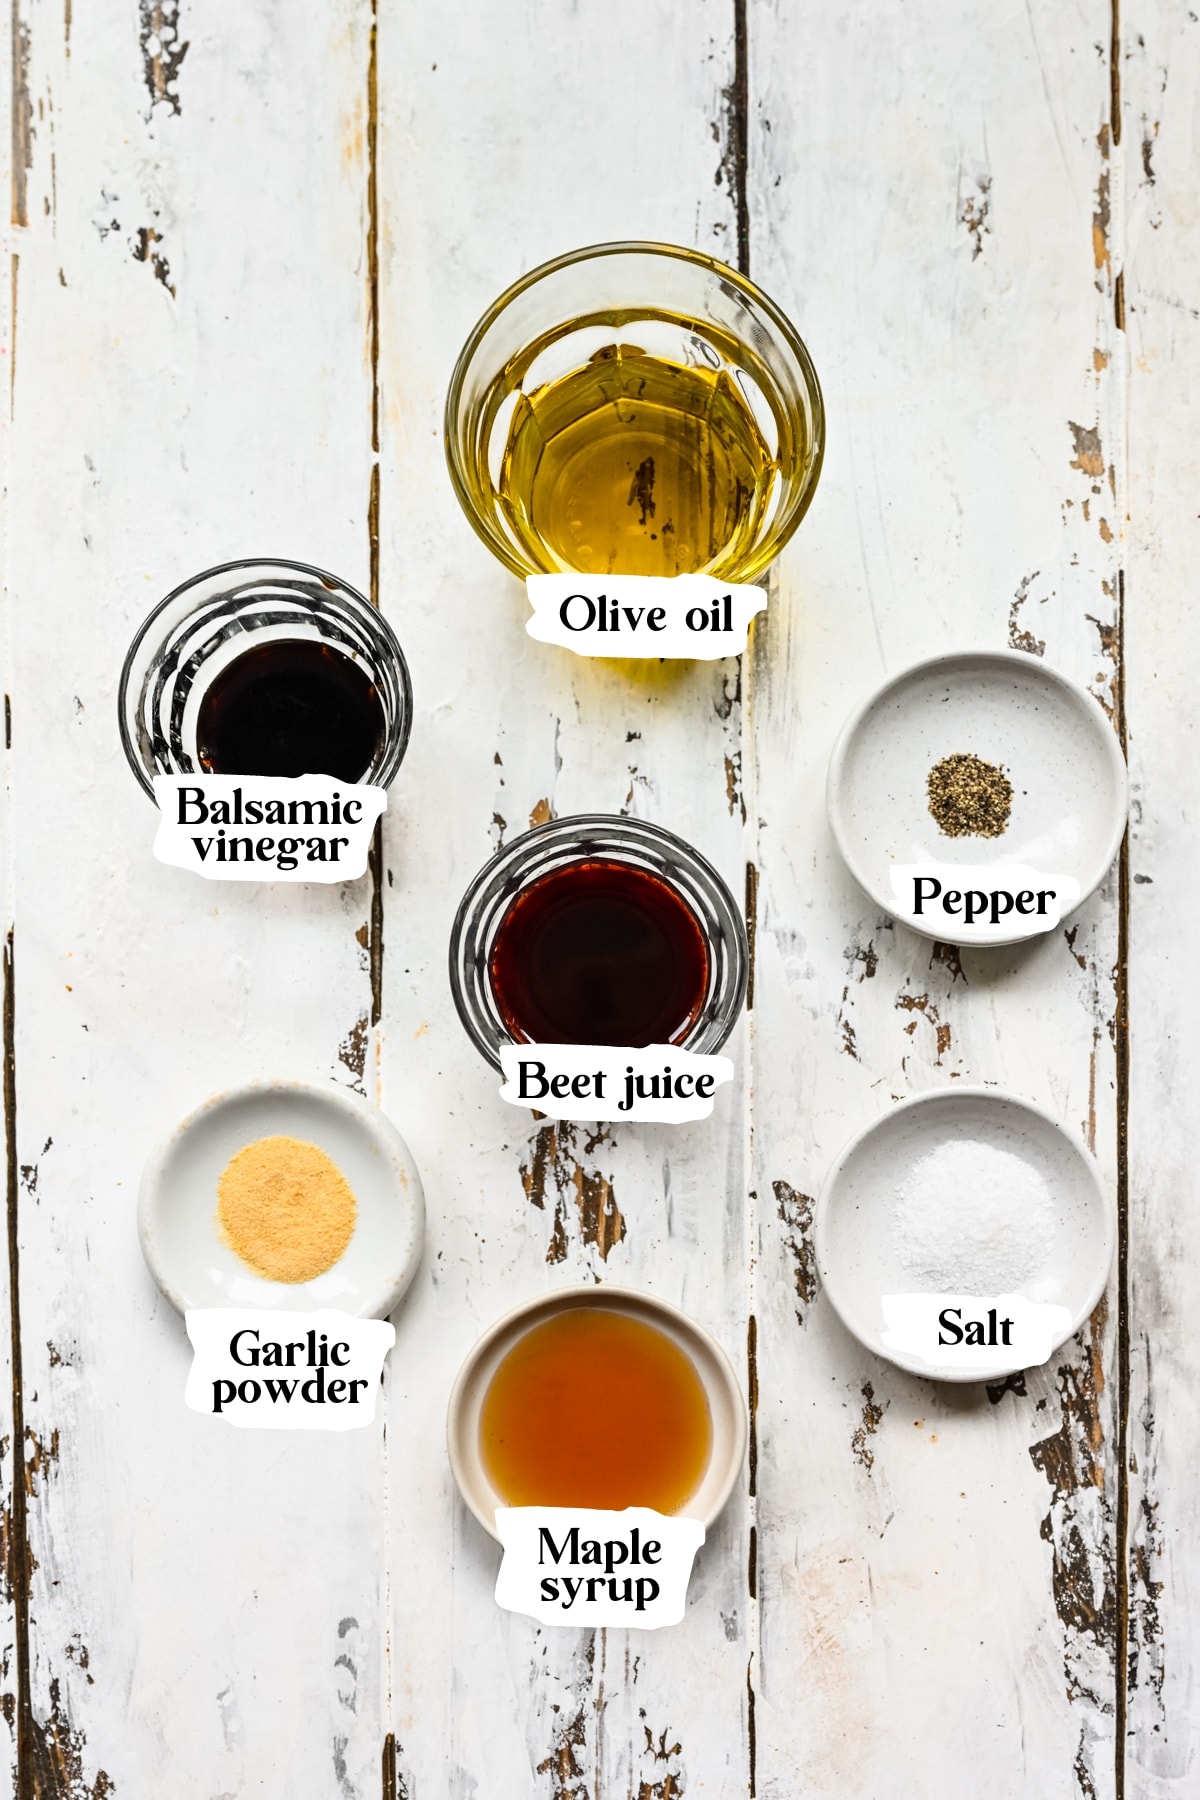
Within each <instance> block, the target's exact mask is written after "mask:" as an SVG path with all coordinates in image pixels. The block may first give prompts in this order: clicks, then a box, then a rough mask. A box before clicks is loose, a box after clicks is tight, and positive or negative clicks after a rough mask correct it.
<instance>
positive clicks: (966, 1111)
mask: <svg viewBox="0 0 1200 1800" xmlns="http://www.w3.org/2000/svg"><path fill="white" fill-rule="evenodd" d="M964 1142H973V1143H978V1144H982V1145H984V1146H986V1147H987V1148H989V1149H992V1148H995V1149H1000V1150H1004V1151H1007V1152H1008V1153H1009V1155H1012V1156H1016V1157H1018V1158H1019V1159H1020V1160H1021V1162H1023V1163H1024V1164H1025V1165H1026V1166H1027V1167H1028V1168H1029V1169H1031V1170H1032V1171H1033V1173H1034V1174H1035V1175H1037V1176H1039V1177H1040V1178H1041V1180H1042V1182H1044V1184H1045V1186H1046V1187H1047V1188H1048V1189H1049V1190H1050V1191H1051V1193H1052V1195H1053V1202H1052V1214H1051V1218H1050V1219H1049V1220H1043V1221H1042V1222H1041V1223H1042V1226H1043V1230H1042V1232H1041V1233H1040V1234H1039V1235H1040V1236H1041V1237H1042V1239H1043V1241H1042V1243H1041V1244H1040V1245H1039V1246H1038V1250H1037V1254H1036V1261H1032V1259H1031V1266H1030V1267H1028V1268H1027V1269H1025V1270H1023V1271H1022V1272H1021V1273H1020V1277H1019V1279H1014V1280H1012V1281H1011V1283H1010V1282H1005V1283H1003V1284H1002V1287H1003V1288H1004V1289H1006V1290H1008V1291H1011V1292H1014V1293H1020V1294H1023V1295H1024V1296H1025V1297H1026V1298H1027V1299H1029V1300H1035V1301H1048V1302H1050V1303H1052V1304H1054V1305H1057V1306H1063V1307H1066V1308H1067V1309H1068V1311H1069V1312H1070V1316H1071V1323H1070V1325H1069V1326H1068V1327H1067V1329H1066V1330H1065V1331H1063V1332H1061V1334H1060V1335H1059V1336H1058V1338H1057V1340H1056V1342H1055V1344H1054V1348H1055V1349H1057V1348H1058V1346H1059V1344H1063V1343H1065V1342H1066V1341H1067V1339H1068V1338H1069V1337H1071V1336H1073V1335H1074V1333H1075V1332H1076V1331H1078V1329H1079V1327H1080V1326H1081V1325H1082V1324H1083V1322H1084V1320H1085V1319H1087V1318H1088V1317H1089V1316H1090V1314H1091V1312H1092V1310H1093V1308H1094V1307H1095V1306H1096V1304H1097V1302H1098V1301H1099V1299H1100V1296H1101V1294H1103V1292H1104V1289H1105V1287H1106V1285H1107V1283H1108V1277H1109V1272H1110V1270H1111V1268H1112V1260H1113V1253H1114V1250H1115V1247H1116V1238H1117V1227H1116V1212H1115V1208H1114V1207H1113V1205H1112V1203H1111V1201H1110V1200H1109V1197H1108V1195H1107V1194H1106V1193H1105V1191H1104V1188H1103V1187H1102V1186H1101V1182H1100V1176H1099V1173H1098V1172H1097V1169H1096V1165H1095V1162H1094V1161H1093V1159H1092V1158H1091V1157H1090V1156H1089V1155H1088V1154H1087V1153H1086V1151H1085V1150H1084V1149H1083V1147H1082V1146H1081V1145H1080V1144H1079V1143H1077V1142H1076V1140H1075V1139H1074V1138H1073V1137H1071V1136H1069V1135H1068V1134H1067V1132H1065V1131H1064V1130H1063V1129H1062V1126H1061V1125H1059V1124H1058V1122H1057V1120H1055V1119H1053V1118H1051V1116H1050V1114H1049V1113H1045V1112H1043V1111H1042V1110H1041V1109H1040V1107H1036V1106H1031V1105H1030V1104H1029V1102H1028V1101H1026V1100H1021V1099H1018V1098H1017V1096H1016V1095H1015V1094H1006V1093H1003V1092H1001V1091H1000V1090H999V1089H996V1088H979V1087H972V1088H960V1087H959V1086H957V1084H956V1085H955V1086H954V1087H953V1088H952V1089H949V1090H947V1091H941V1090H939V1091H938V1092H936V1093H931V1094H920V1095H918V1096H917V1097H916V1098H915V1099H913V1100H905V1101H903V1102H901V1104H900V1105H898V1106H896V1107H893V1109H892V1111H891V1112H888V1113H884V1115H883V1116H882V1118H879V1119H875V1120H873V1121H872V1123H871V1124H870V1125H868V1126H867V1127H866V1128H865V1130H863V1131H860V1132H859V1133H858V1135H857V1137H855V1138H852V1139H851V1141H850V1143H848V1144H847V1145H846V1147H845V1149H844V1150H843V1151H842V1153H841V1155H840V1156H839V1157H838V1158H837V1160H836V1162H835V1163H834V1165H833V1167H832V1168H831V1169H830V1171H829V1173H828V1175H827V1176H826V1177H825V1181H824V1184H823V1186H822V1188H821V1191H820V1194H819V1195H818V1196H817V1205H816V1212H815V1219H814V1235H815V1242H816V1252H817V1268H818V1270H819V1272H820V1276H821V1281H822V1284H823V1286H824V1289H825V1292H826V1294H827V1295H828V1296H829V1299H830V1301H831V1302H832V1304H833V1308H834V1310H835V1312H836V1313H837V1314H838V1317H839V1318H840V1319H841V1321H842V1323H843V1325H845V1326H846V1328H847V1330H848V1331H851V1332H853V1334H854V1336H855V1337H856V1338H857V1339H858V1341H859V1343H861V1344H865V1345H866V1347H867V1349H868V1350H873V1351H874V1352H875V1354H876V1355H877V1356H882V1357H885V1358H886V1359H887V1361H889V1362H893V1363H896V1364H897V1365H898V1367H900V1368H902V1369H907V1370H909V1372H910V1373H911V1374H914V1375H924V1376H927V1377H929V1378H930V1379H931V1380H937V1381H993V1380H996V1379H997V1378H998V1377H1001V1376H1004V1375H1010V1374H1012V1373H1013V1370H1014V1369H1015V1368H1020V1367H1022V1366H1023V1365H1022V1364H1019V1363H1016V1364H1014V1363H1013V1362H1011V1361H1009V1362H1004V1361H1002V1360H1001V1361H997V1363H996V1365H995V1367H994V1368H987V1369H984V1368H980V1367H979V1366H978V1365H973V1366H972V1367H971V1368H970V1369H969V1370H964V1371H963V1372H962V1373H957V1372H955V1371H947V1370H945V1369H942V1368H939V1369H936V1370H935V1369H933V1368H931V1367H930V1365H929V1364H928V1363H926V1362H923V1361H921V1360H920V1359H918V1358H913V1357H909V1356H907V1355H906V1354H903V1353H901V1352H899V1351H897V1350H894V1349H890V1348H888V1347H887V1346H886V1345H885V1344H884V1342H883V1332H884V1318H883V1309H882V1306H881V1304H880V1302H881V1298H882V1296H883V1295H884V1294H900V1293H905V1292H913V1291H916V1290H919V1289H921V1288H922V1287H926V1288H929V1287H933V1286H937V1287H942V1286H944V1287H946V1288H947V1289H948V1290H953V1289H956V1288H959V1287H960V1286H961V1290H962V1292H964V1293H976V1294H987V1293H989V1292H994V1291H996V1290H995V1284H994V1283H993V1282H990V1281H989V1271H988V1269H987V1267H985V1266H981V1267H980V1269H979V1272H978V1275H977V1276H975V1277H972V1278H971V1279H966V1280H963V1281H962V1282H961V1283H959V1282H957V1281H956V1282H946V1281H936V1282H933V1281H930V1280H929V1279H928V1278H926V1279H925V1280H924V1281H923V1280H922V1279H921V1277H920V1276H919V1275H916V1274H914V1261H913V1255H912V1246H911V1243H909V1244H906V1243H905V1241H903V1238H902V1235H901V1231H900V1228H899V1224H900V1222H899V1213H900V1207H901V1193H902V1189H903V1185H904V1179H905V1176H906V1175H907V1174H908V1173H909V1171H910V1170H911V1169H912V1168H913V1167H914V1166H915V1165H916V1164H917V1163H918V1162H919V1161H921V1160H922V1159H923V1158H925V1157H927V1156H929V1155H931V1154H933V1153H934V1152H936V1151H938V1150H940V1149H941V1148H943V1147H944V1146H945V1145H948V1144H952V1143H960V1144H961V1143H964ZM971 1200H972V1196H971V1194H970V1192H964V1194H963V1208H964V1220H965V1237H964V1240H960V1243H963V1244H964V1246H965V1243H969V1242H970V1239H971V1230H970V1213H969V1209H970V1206H971ZM946 1250H947V1255H948V1256H949V1255H950V1254H951V1253H952V1251H953V1246H951V1245H947V1246H946ZM924 1256H925V1257H926V1258H927V1257H928V1246H925V1247H924ZM1010 1273H1015V1271H1011V1270H1010Z"/></svg>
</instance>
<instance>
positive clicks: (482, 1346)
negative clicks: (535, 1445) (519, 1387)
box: [446, 1282, 747, 1537]
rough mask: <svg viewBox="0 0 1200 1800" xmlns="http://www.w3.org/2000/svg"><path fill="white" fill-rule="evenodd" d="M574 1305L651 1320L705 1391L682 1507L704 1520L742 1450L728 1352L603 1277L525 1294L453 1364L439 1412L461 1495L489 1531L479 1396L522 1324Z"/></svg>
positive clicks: (740, 1403)
mask: <svg viewBox="0 0 1200 1800" xmlns="http://www.w3.org/2000/svg"><path fill="white" fill-rule="evenodd" d="M580 1306H595V1307H600V1308H603V1309H604V1310H606V1311H608V1312H621V1313H626V1314H627V1315H628V1316H629V1317H630V1318H633V1319H638V1320H640V1321H641V1323H642V1324H645V1325H652V1326H654V1327H655V1329H656V1330H658V1331H661V1332H664V1333H665V1334H666V1336H667V1337H669V1338H670V1339H671V1340H672V1341H673V1342H674V1343H675V1344H677V1345H678V1346H679V1348H680V1349H681V1350H682V1351H683V1352H684V1354H685V1355H686V1356H688V1357H689V1358H690V1359H691V1362H692V1365H693V1367H694V1368H695V1370H696V1373H697V1375H698V1376H699V1377H700V1380H701V1382H702V1383H703V1385H704V1391H705V1394H706V1395H707V1397H708V1410H709V1413H710V1415H711V1418H712V1433H713V1439H712V1454H711V1455H710V1457H709V1460H708V1468H707V1470H706V1471H705V1474H704V1478H703V1480H702V1481H701V1483H700V1486H699V1487H698V1488H697V1490H696V1492H695V1493H694V1494H693V1495H692V1497H691V1499H690V1500H689V1501H688V1503H687V1505H686V1507H684V1508H683V1510H684V1511H685V1512H686V1514H687V1516H688V1517H689V1518H692V1519H701V1520H702V1521H703V1522H704V1524H705V1525H711V1524H712V1522H713V1520H714V1519H715V1518H716V1517H717V1514H718V1513H719V1512H720V1511H721V1508H722V1507H723V1506H724V1504H725V1502H726V1501H727V1500H728V1498H729V1496H730V1494H731V1493H732V1492H733V1488H734V1484H735V1483H736V1481H737V1478H738V1476H739V1474H740V1473H741V1468H742V1462H743V1460H744V1459H745V1455H746V1436H747V1425H746V1403H745V1401H744V1400H743V1399H742V1391H741V1389H740V1387H739V1386H738V1382H737V1377H736V1376H735V1374H734V1372H733V1369H732V1368H731V1367H730V1363H729V1358H728V1357H727V1356H726V1354H725V1352H724V1351H723V1350H722V1349H721V1346H720V1345H719V1344H718V1343H717V1342H716V1340H715V1339H714V1338H711V1337H710V1336H709V1335H708V1333H707V1331H704V1330H702V1329H701V1327H700V1326H699V1325H697V1324H696V1322H695V1321H694V1320H693V1319H689V1318H688V1316H687V1314H686V1313H683V1312H680V1311H679V1309H678V1308H677V1307H674V1306H668V1304H667V1302H666V1301H665V1300H658V1299H655V1297H654V1296H653V1295H652V1294H639V1293H633V1292H631V1291H630V1290H629V1289H628V1288H619V1287H613V1286H612V1285H611V1284H610V1283H608V1282H605V1283H604V1284H603V1286H601V1287H595V1286H589V1287H569V1288H559V1289H557V1290H556V1291H555V1292H554V1293H553V1294H542V1295H540V1296H539V1297H538V1299H536V1300H526V1301H524V1302H523V1303H522V1304H521V1305H520V1306H515V1307H514V1308H513V1309H512V1311H511V1312H508V1313H505V1315H504V1317H503V1318H501V1319H498V1320H497V1321H496V1323H495V1324H494V1325H493V1326H492V1327H491V1329H490V1330H488V1331H485V1332H484V1334H483V1336H482V1337H481V1338H480V1339H479V1342H478V1343H477V1344H476V1345H475V1347H474V1348H473V1349H472V1350H471V1352H470V1354H469V1355H468V1357H467V1360H466V1361H465V1362H464V1364H463V1366H462V1368H461V1369H460V1370H459V1372H458V1378H457V1380H456V1381H455V1383H454V1388H453V1391H452V1392H451V1395H450V1405H449V1408H448V1410H447V1414H446V1444H447V1448H448V1450H449V1453H450V1467H451V1468H452V1469H453V1471H454V1479H455V1481H457V1483H458V1487H459V1492H460V1493H461V1494H462V1497H463V1499H464V1500H465V1501H466V1503H467V1505H468V1506H469V1507H470V1509H471V1511H472V1512H473V1513H474V1514H475V1517H476V1518H477V1519H478V1520H479V1523H480V1524H481V1525H482V1526H483V1528H484V1530H485V1531H489V1532H490V1533H491V1535H492V1536H493V1537H496V1536H497V1532H496V1508H497V1507H498V1506H503V1505H504V1501H503V1499H502V1498H501V1496H500V1495H499V1494H498V1493H497V1492H496V1490H495V1488H494V1487H493V1486H492V1484H491V1481H490V1480H489V1479H488V1474H487V1471H486V1469H485V1468H484V1465H483V1458H482V1456H481V1454H480V1449H479V1415H480V1410H481V1408H482V1406H483V1397H484V1395H485V1394H486V1393H487V1390H488V1387H489V1386H490V1384H491V1380H492V1376H493V1375H494V1374H495V1373H496V1370H497V1368H498V1367H499V1366H500V1364H501V1362H502V1361H503V1360H504V1358H505V1357H506V1356H507V1355H508V1352H509V1351H510V1350H511V1349H512V1347H513V1345H514V1344H515V1343H516V1342H517V1341H518V1340H519V1339H520V1338H522V1337H524V1335H525V1333H526V1332H527V1331H531V1330H532V1329H533V1327H534V1326H535V1325H543V1324H545V1322H546V1320H547V1319H551V1318H553V1317H554V1316H555V1315H556V1314H558V1313H561V1312H566V1311H569V1310H571V1309H572V1308H575V1307H580Z"/></svg>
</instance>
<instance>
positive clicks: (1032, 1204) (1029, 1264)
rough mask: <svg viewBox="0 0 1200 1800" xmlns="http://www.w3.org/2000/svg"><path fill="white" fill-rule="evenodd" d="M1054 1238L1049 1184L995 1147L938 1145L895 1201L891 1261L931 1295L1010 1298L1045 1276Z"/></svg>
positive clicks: (959, 1141)
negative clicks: (1024, 1285)
mask: <svg viewBox="0 0 1200 1800" xmlns="http://www.w3.org/2000/svg"><path fill="white" fill-rule="evenodd" d="M1054 1238H1055V1208H1054V1198H1053V1194H1052V1192H1051V1190H1050V1187H1049V1185H1048V1184H1047V1182H1046V1181H1045V1180H1044V1179H1043V1177H1042V1176H1041V1175H1039V1174H1038V1172H1037V1170H1036V1169H1035V1168H1033V1167H1032V1166H1031V1165H1030V1164H1029V1163H1027V1162H1026V1161H1025V1160H1024V1159H1023V1158H1022V1157H1020V1156H1015V1155H1014V1154H1013V1152H1012V1151H1011V1150H1002V1149H1000V1147H999V1146H998V1145H997V1144H995V1143H988V1142H982V1141H976V1140H973V1139H970V1138H956V1139H954V1140H953V1141H952V1142H950V1143H946V1144H939V1145H938V1147H937V1148H936V1149H935V1150H929V1151H927V1152H926V1153H925V1154H924V1155H923V1156H920V1157H918V1158H917V1160H916V1162H915V1163H913V1165H912V1166H911V1168H910V1169H909V1170H908V1172H907V1173H906V1175H905V1178H904V1182H903V1185H902V1186H901V1188H900V1191H899V1195H898V1198H897V1205H896V1215H895V1231H894V1246H895V1251H896V1255H897V1256H898V1257H899V1260H900V1262H901V1264H902V1266H903V1267H904V1269H905V1271H906V1272H907V1273H908V1274H909V1275H911V1276H912V1278H913V1280H914V1281H915V1282H917V1283H919V1284H920V1286H921V1287H923V1288H926V1289H932V1290H934V1291H936V1292H944V1293H972V1294H1001V1293H1008V1292H1011V1291H1012V1290H1014V1289H1016V1288H1018V1287H1020V1285H1021V1284H1022V1283H1023V1282H1027V1281H1029V1280H1030V1279H1031V1278H1032V1277H1033V1276H1035V1275H1037V1274H1039V1273H1040V1272H1042V1271H1044V1270H1045V1268H1046V1265H1047V1263H1048V1262H1049V1260H1050V1255H1051V1252H1052V1249H1053V1246H1054Z"/></svg>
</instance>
